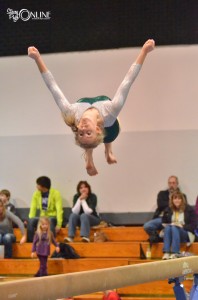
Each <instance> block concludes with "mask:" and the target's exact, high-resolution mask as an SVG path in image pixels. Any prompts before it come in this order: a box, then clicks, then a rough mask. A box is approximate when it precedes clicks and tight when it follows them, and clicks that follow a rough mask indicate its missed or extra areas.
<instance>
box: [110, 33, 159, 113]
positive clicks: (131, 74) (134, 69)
mask: <svg viewBox="0 0 198 300" xmlns="http://www.w3.org/2000/svg"><path fill="white" fill-rule="evenodd" d="M154 47H155V42H154V40H151V39H150V40H147V41H146V42H145V44H144V45H143V46H142V49H141V51H140V53H139V55H138V57H137V58H136V60H135V62H134V63H133V64H132V66H131V67H130V69H129V71H128V72H127V74H126V76H125V78H124V80H123V81H122V83H121V85H120V86H119V88H118V90H117V92H116V94H115V96H114V97H113V99H112V101H111V108H110V110H111V112H110V113H111V114H112V115H113V116H114V117H117V116H118V114H119V113H120V111H121V109H122V107H123V106H124V104H125V101H126V98H127V95H128V93H129V90H130V87H131V85H132V84H133V82H134V81H135V79H136V77H137V76H138V74H139V72H140V69H141V67H142V65H143V63H144V60H145V58H146V56H147V54H148V53H149V52H150V51H152V50H153V49H154ZM109 105H110V104H109Z"/></svg>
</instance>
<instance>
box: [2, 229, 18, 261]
mask: <svg viewBox="0 0 198 300" xmlns="http://www.w3.org/2000/svg"><path fill="white" fill-rule="evenodd" d="M15 242H16V237H15V235H14V234H13V233H5V234H0V244H1V245H4V246H5V254H4V257H5V258H12V243H15Z"/></svg>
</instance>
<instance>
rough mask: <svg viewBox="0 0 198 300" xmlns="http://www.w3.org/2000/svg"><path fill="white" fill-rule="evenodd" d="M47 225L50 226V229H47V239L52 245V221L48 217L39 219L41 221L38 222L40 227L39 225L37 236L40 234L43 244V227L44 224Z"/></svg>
mask: <svg viewBox="0 0 198 300" xmlns="http://www.w3.org/2000/svg"><path fill="white" fill-rule="evenodd" d="M44 222H45V223H47V224H48V229H47V238H48V241H49V244H50V243H51V240H52V234H51V230H50V220H49V218H48V217H40V218H39V221H38V225H37V231H36V232H37V234H38V237H39V243H40V242H41V236H42V233H43V231H42V228H41V225H42V223H44Z"/></svg>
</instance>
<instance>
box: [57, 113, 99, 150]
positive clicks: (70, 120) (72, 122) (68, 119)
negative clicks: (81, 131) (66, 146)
mask: <svg viewBox="0 0 198 300" xmlns="http://www.w3.org/2000/svg"><path fill="white" fill-rule="evenodd" d="M62 116H63V120H64V122H65V123H66V124H67V125H68V126H69V127H71V130H72V131H73V133H74V136H75V143H76V145H78V146H80V147H81V148H83V149H93V148H96V147H97V146H98V145H100V144H101V143H103V141H104V138H105V129H104V126H103V122H102V120H99V121H98V124H97V125H98V127H100V129H101V132H99V133H97V135H96V139H95V141H94V142H93V143H91V144H87V143H82V142H80V141H79V136H78V127H77V125H76V119H75V116H74V115H65V114H64V113H62Z"/></svg>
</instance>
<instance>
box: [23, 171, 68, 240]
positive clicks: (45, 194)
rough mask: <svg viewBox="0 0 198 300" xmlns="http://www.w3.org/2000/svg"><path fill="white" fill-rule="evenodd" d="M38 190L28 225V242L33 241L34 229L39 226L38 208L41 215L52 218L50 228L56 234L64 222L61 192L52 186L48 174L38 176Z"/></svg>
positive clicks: (34, 196)
mask: <svg viewBox="0 0 198 300" xmlns="http://www.w3.org/2000/svg"><path fill="white" fill-rule="evenodd" d="M36 183H37V191H35V192H34V194H33V196H32V201H31V206H30V212H29V220H28V225H27V232H28V242H32V241H33V237H34V231H35V229H36V228H37V224H38V220H39V218H38V217H36V213H37V209H38V210H39V211H40V217H43V216H46V217H48V218H49V219H50V230H51V231H52V232H53V234H54V236H56V233H58V232H59V230H60V228H61V226H62V222H63V207H62V198H61V195H60V192H59V191H58V190H55V189H53V188H51V180H50V178H48V177H46V176H41V177H39V178H37V180H36Z"/></svg>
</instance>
